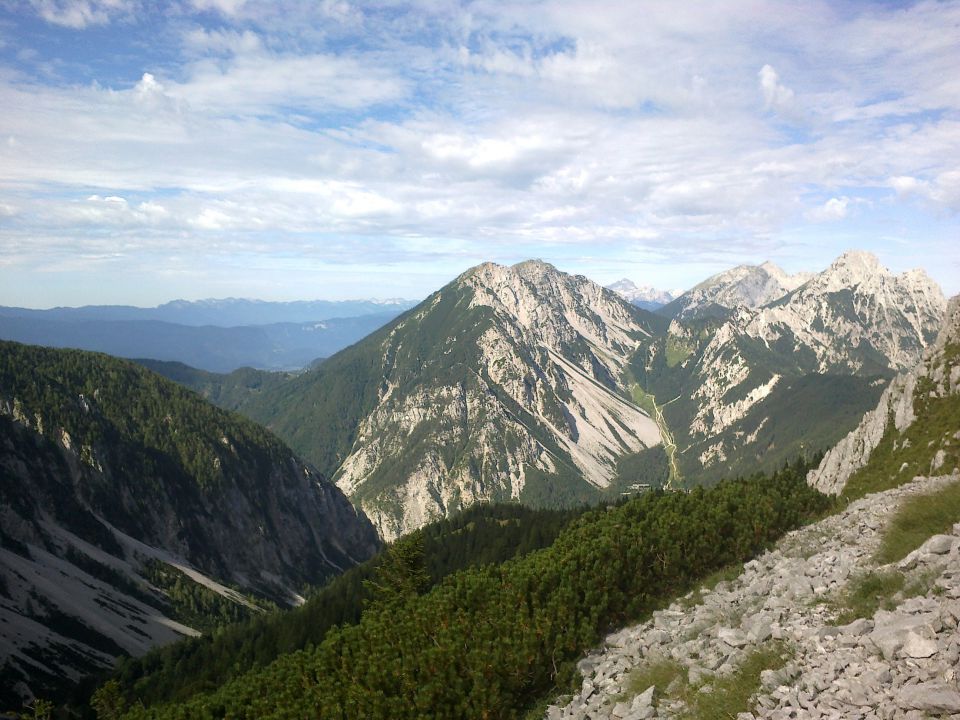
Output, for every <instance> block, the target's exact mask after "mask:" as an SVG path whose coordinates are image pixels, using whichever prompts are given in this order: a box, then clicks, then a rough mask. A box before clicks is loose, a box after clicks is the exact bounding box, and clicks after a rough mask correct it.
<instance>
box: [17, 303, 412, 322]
mask: <svg viewBox="0 0 960 720" xmlns="http://www.w3.org/2000/svg"><path fill="white" fill-rule="evenodd" d="M416 304H417V301H415V300H401V299H397V298H394V299H389V300H300V301H294V302H271V301H267V300H247V299H242V298H224V299H221V300H215V299H210V300H173V301H171V302H168V303H164V304H163V305H158V306H157V307H150V308H141V307H132V306H129V305H86V306H83V307H76V308H71V307H56V308H51V309H49V310H32V309H27V308H15V307H0V317H22V318H30V319H34V320H37V319H42V320H59V321H70V322H75V321H79V320H83V321H89V320H98V321H111V322H115V321H132V320H140V321H142V320H154V321H158V322H165V323H174V324H177V325H191V326H203V325H215V326H216V327H237V326H239V325H274V324H277V323H294V324H302V323H312V322H317V321H320V320H330V319H332V318H356V317H361V316H364V315H381V316H390V317H394V316H396V315H399V314H400V313H401V312H403V311H404V310H407V309H409V308H411V307H413V306H414V305H416Z"/></svg>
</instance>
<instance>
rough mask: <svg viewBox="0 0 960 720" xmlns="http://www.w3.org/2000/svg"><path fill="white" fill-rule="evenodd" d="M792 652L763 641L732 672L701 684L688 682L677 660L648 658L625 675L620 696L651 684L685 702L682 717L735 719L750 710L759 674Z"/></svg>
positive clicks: (661, 693) (781, 663) (685, 719)
mask: <svg viewBox="0 0 960 720" xmlns="http://www.w3.org/2000/svg"><path fill="white" fill-rule="evenodd" d="M791 655H792V653H791V652H790V650H789V648H788V647H787V646H786V644H785V643H782V642H771V643H766V644H764V645H763V646H761V647H759V648H757V649H756V650H754V651H753V652H752V653H750V654H749V655H747V656H746V657H745V658H744V660H743V662H742V663H741V664H740V666H739V667H738V668H737V669H736V670H735V671H734V672H733V673H732V674H730V675H724V676H721V677H712V678H710V679H709V680H707V681H706V682H705V683H703V684H701V685H690V683H689V682H688V680H687V670H686V668H685V667H684V666H683V665H682V664H680V663H679V662H677V661H676V660H673V659H672V658H666V657H660V658H650V659H648V661H647V663H646V664H645V665H643V666H641V667H638V668H636V669H635V670H633V671H632V672H631V673H630V675H629V676H628V677H627V683H626V687H625V688H624V692H623V695H622V696H621V697H620V699H630V698H633V697H636V696H637V695H639V694H640V693H642V692H644V691H646V690H647V688H649V687H650V686H651V685H652V686H654V687H655V688H657V695H658V696H660V697H662V698H665V699H668V700H681V701H683V702H684V703H685V704H686V706H687V711H686V712H684V713H681V714H680V716H679V717H680V718H682V720H717V719H718V718H735V717H736V716H737V713H741V712H747V711H748V710H750V707H751V700H752V698H753V696H754V695H755V694H756V692H757V691H758V690H759V689H760V673H761V672H763V671H764V670H779V669H780V668H782V667H783V666H784V665H786V664H787V660H789V659H790V657H791ZM705 688H709V690H708V691H704V690H705Z"/></svg>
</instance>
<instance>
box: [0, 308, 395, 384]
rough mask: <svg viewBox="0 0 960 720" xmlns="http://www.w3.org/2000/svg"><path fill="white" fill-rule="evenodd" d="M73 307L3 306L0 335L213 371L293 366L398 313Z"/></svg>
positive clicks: (365, 332)
mask: <svg viewBox="0 0 960 720" xmlns="http://www.w3.org/2000/svg"><path fill="white" fill-rule="evenodd" d="M4 310H7V311H9V310H10V309H9V308H4ZM77 310H78V313H75V314H74V313H70V312H61V311H34V312H32V313H30V314H28V315H13V314H4V313H2V312H0V338H2V339H5V340H15V341H17V342H23V343H30V344H33V345H46V346H50V347H71V348H79V349H82V350H95V351H98V352H105V353H109V354H110V355H116V356H118V357H126V358H152V359H156V360H171V361H178V362H182V363H186V364H187V365H190V366H193V367H196V368H201V369H203V370H209V371H213V372H230V371H232V370H235V369H237V368H240V367H254V368H261V369H266V370H296V369H300V368H303V367H306V366H307V365H309V364H310V363H312V362H313V361H314V360H316V359H317V358H320V357H329V356H330V355H333V354H334V353H336V352H337V351H339V350H342V349H343V348H345V347H347V346H348V345H352V344H353V343H355V342H357V341H358V340H360V339H361V338H363V337H365V336H367V335H369V334H370V333H371V332H373V331H374V330H376V329H377V328H379V327H381V326H382V325H383V324H384V323H386V322H388V321H390V320H392V319H393V318H394V317H395V316H396V312H395V311H391V312H388V313H381V314H377V315H373V314H370V315H362V316H359V317H351V318H332V319H327V320H315V321H312V322H308V323H273V324H269V325H240V326H235V327H220V326H214V325H206V326H191V325H179V324H174V323H171V322H164V321H159V320H94V319H84V318H85V315H84V314H83V313H81V312H79V311H81V310H84V309H83V308H78V309H77ZM109 310H110V312H113V311H114V310H116V308H114V309H109ZM98 313H99V310H98ZM98 313H94V314H98ZM100 314H107V315H109V313H107V312H105V313H100ZM121 314H122V313H121Z"/></svg>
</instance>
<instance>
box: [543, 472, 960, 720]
mask: <svg viewBox="0 0 960 720" xmlns="http://www.w3.org/2000/svg"><path fill="white" fill-rule="evenodd" d="M955 482H960V475H951V476H940V477H933V478H918V480H917V481H916V482H914V483H911V484H909V485H905V486H902V487H900V488H896V489H894V490H890V491H887V492H884V493H880V494H876V495H872V496H868V497H866V498H863V499H862V500H858V501H856V502H855V503H853V504H851V505H850V506H849V507H848V508H847V510H845V511H844V512H842V513H840V514H838V515H834V516H832V517H830V518H828V519H826V520H824V521H822V522H819V523H816V524H814V525H810V526H808V527H806V528H803V529H801V530H797V531H794V532H793V533H790V534H789V535H787V536H786V537H784V538H783V540H782V541H781V542H780V543H779V544H778V545H777V547H776V548H774V549H773V550H771V551H770V552H767V553H765V554H764V555H762V556H761V557H759V558H757V559H755V560H753V561H751V562H749V563H747V564H746V566H745V568H744V571H743V573H742V574H741V575H740V576H739V577H738V578H736V579H734V580H732V581H729V582H722V583H720V584H718V585H717V586H716V587H715V588H713V589H712V590H709V591H703V592H701V593H700V594H699V597H698V598H696V599H694V598H693V597H692V596H690V597H688V598H686V599H684V600H682V601H680V602H677V603H674V604H673V605H671V606H670V607H668V608H666V609H664V610H661V611H657V612H655V613H654V615H653V618H652V619H651V620H650V621H648V622H646V623H644V624H642V625H638V626H635V627H630V628H626V629H624V630H622V631H620V632H617V633H615V634H613V635H610V636H608V637H607V639H606V641H605V644H604V647H603V648H602V649H601V650H599V651H597V652H596V653H595V654H592V655H590V656H588V657H587V658H585V659H584V660H583V661H581V663H580V669H581V671H582V673H583V675H584V680H583V686H582V689H581V691H580V692H579V693H578V694H577V695H575V696H574V697H572V698H567V699H566V702H564V703H563V704H561V705H556V706H553V707H551V708H549V710H548V711H547V714H546V717H547V718H548V719H550V720H555V719H556V718H611V719H618V720H641V719H644V718H676V717H683V716H684V715H685V713H687V712H688V711H689V710H690V705H691V704H695V703H696V699H695V698H696V696H697V694H698V693H700V694H703V693H708V692H710V691H711V690H712V689H713V688H714V687H715V685H716V683H718V682H722V680H723V678H725V677H729V676H731V675H733V674H734V673H736V672H737V670H738V668H739V667H740V666H741V665H742V664H743V663H744V662H745V661H746V660H747V659H748V658H749V657H750V656H751V655H753V654H754V653H756V652H757V651H760V650H764V649H770V648H771V647H774V648H778V649H780V650H782V651H783V652H785V653H786V655H787V656H788V659H787V662H786V663H785V664H784V665H783V666H782V667H779V668H777V669H773V668H771V669H768V670H765V671H763V672H762V673H761V675H760V678H761V680H760V686H759V688H758V689H757V691H756V693H755V695H754V697H753V699H752V702H751V703H749V706H750V707H752V708H753V709H752V710H751V711H749V712H747V711H744V714H743V715H741V716H738V717H739V720H754V719H759V718H764V719H767V718H769V719H770V720H774V719H776V718H850V719H852V718H859V719H861V720H866V719H867V718H876V719H879V718H884V719H887V720H892V719H894V718H898V719H899V718H922V717H927V715H924V714H923V713H931V714H932V715H933V716H940V715H941V714H943V715H946V716H950V717H955V716H956V715H957V714H960V691H958V679H960V678H958V670H957V668H958V663H960V633H958V622H960V524H958V525H956V526H954V528H953V532H952V533H950V534H946V535H938V536H935V537H933V538H931V539H930V540H929V541H928V542H927V543H926V544H924V546H923V547H921V548H920V549H919V550H918V551H916V552H915V553H913V554H912V555H910V556H908V557H907V558H906V559H905V560H904V561H903V562H901V563H900V568H902V569H903V570H904V571H905V572H906V573H907V582H908V584H913V583H919V584H920V586H921V587H920V590H918V591H917V594H916V595H915V596H913V597H910V598H908V599H904V600H902V601H901V602H900V603H899V604H898V605H897V606H896V607H895V608H894V609H893V610H889V611H887V610H880V611H878V612H877V613H876V614H875V615H874V616H873V617H872V618H863V619H858V620H854V621H852V622H850V623H847V624H844V625H839V626H838V625H837V624H836V622H835V620H834V617H835V613H836V610H835V609H834V608H833V607H832V606H831V601H832V600H833V599H835V598H836V597H838V596H839V595H840V593H842V592H843V590H844V588H846V587H847V586H848V584H849V583H850V582H851V580H852V579H854V578H856V577H857V576H858V575H860V574H863V573H865V572H867V571H876V570H878V568H877V567H876V566H875V563H874V562H873V561H872V560H871V558H872V555H873V553H874V551H875V550H876V548H877V545H878V538H879V534H880V532H881V531H882V529H883V528H884V526H885V524H886V523H887V522H888V521H889V518H890V516H891V514H892V513H893V511H894V510H895V509H896V507H897V505H898V503H899V502H900V501H901V500H902V499H903V498H905V497H907V496H910V495H915V494H918V493H923V492H930V491H933V490H935V489H936V488H938V487H942V486H943V485H944V484H946V483H955ZM884 569H885V568H879V570H884ZM652 666H658V667H661V668H664V667H666V668H669V669H670V672H672V673H673V675H674V676H675V679H674V680H673V682H672V683H671V685H672V687H668V688H664V689H660V690H655V689H653V688H652V687H650V688H644V687H637V686H636V681H637V679H638V678H639V677H642V676H641V673H642V672H643V671H644V670H646V669H648V668H650V667H652ZM634 673H636V674H634ZM691 698H693V699H691Z"/></svg>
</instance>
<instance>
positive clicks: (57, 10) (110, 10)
mask: <svg viewBox="0 0 960 720" xmlns="http://www.w3.org/2000/svg"><path fill="white" fill-rule="evenodd" d="M30 4H31V5H33V7H34V9H35V10H36V11H37V12H38V13H39V14H40V17H42V18H43V19H44V20H46V21H47V22H49V23H52V24H54V25H61V26H63V27H68V28H73V29H74V30H82V29H83V28H86V27H88V26H90V25H106V24H107V23H109V22H110V21H111V20H112V19H113V18H114V17H116V16H117V15H126V14H128V13H130V12H131V11H132V10H133V9H134V7H135V3H134V2H131V1H130V0H30Z"/></svg>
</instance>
